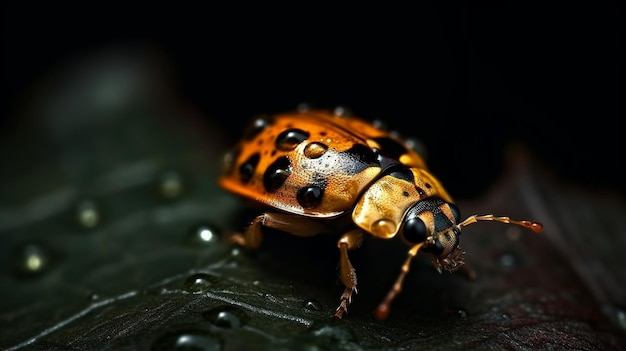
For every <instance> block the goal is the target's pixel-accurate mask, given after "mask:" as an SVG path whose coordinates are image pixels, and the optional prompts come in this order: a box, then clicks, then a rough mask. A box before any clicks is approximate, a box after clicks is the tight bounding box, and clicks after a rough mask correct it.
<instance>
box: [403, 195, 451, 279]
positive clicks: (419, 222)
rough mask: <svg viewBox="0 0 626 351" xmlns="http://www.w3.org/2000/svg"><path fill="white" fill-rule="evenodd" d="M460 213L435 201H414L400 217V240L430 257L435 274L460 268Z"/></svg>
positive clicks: (441, 201) (441, 202) (444, 203)
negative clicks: (435, 270) (418, 246)
mask: <svg viewBox="0 0 626 351" xmlns="http://www.w3.org/2000/svg"><path fill="white" fill-rule="evenodd" d="M460 218H461V212H460V211H459V209H458V208H457V207H456V206H455V205H454V204H453V203H450V202H446V201H444V200H443V199H441V198H438V197H430V198H426V199H423V200H421V201H418V202H417V203H415V205H413V207H411V208H410V209H409V210H408V211H407V213H406V216H405V217H404V220H403V223H402V227H401V228H400V234H401V237H402V238H403V239H404V241H406V242H407V244H409V245H412V246H413V245H418V244H421V246H420V252H425V253H429V254H431V255H432V259H433V263H434V265H435V268H437V270H438V271H440V272H441V271H442V270H446V271H450V272H452V271H455V270H457V269H458V268H459V267H461V266H462V265H463V258H462V254H463V253H462V252H461V250H460V248H459V237H460V236H461V227H460V226H459V225H458V223H460Z"/></svg>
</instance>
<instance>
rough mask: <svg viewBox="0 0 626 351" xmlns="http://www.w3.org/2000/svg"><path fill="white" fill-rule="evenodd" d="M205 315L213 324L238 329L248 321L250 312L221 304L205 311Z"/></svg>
mask: <svg viewBox="0 0 626 351" xmlns="http://www.w3.org/2000/svg"><path fill="white" fill-rule="evenodd" d="M202 315H203V317H204V318H205V319H206V320H208V321H209V322H211V323H212V324H213V325H215V326H217V327H220V328H224V329H236V328H239V327H241V326H243V325H245V324H246V323H248V320H249V316H248V314H247V313H246V312H245V311H244V310H242V309H240V308H239V307H234V306H220V307H217V308H214V309H211V310H209V311H206V312H204V313H203V314H202Z"/></svg>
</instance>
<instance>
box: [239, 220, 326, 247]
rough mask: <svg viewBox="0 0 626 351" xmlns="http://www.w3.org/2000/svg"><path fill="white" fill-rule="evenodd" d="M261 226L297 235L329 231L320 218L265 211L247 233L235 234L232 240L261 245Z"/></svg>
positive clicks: (252, 245) (255, 245)
mask: <svg viewBox="0 0 626 351" xmlns="http://www.w3.org/2000/svg"><path fill="white" fill-rule="evenodd" d="M261 227H270V228H274V229H277V230H280V231H283V232H287V233H289V234H293V235H297V236H314V235H317V234H321V233H326V232H328V228H327V227H326V226H324V225H323V224H322V223H321V222H320V221H319V220H316V219H313V218H308V217H302V216H299V215H295V214H289V213H263V214H261V215H259V216H257V217H255V218H254V220H252V223H251V224H250V226H249V227H248V228H247V229H246V232H245V235H243V236H242V235H240V234H235V235H234V236H232V237H231V241H232V242H234V243H236V244H240V245H243V246H246V247H249V248H252V249H256V248H258V247H259V246H261V242H262V241H263V232H262V229H261Z"/></svg>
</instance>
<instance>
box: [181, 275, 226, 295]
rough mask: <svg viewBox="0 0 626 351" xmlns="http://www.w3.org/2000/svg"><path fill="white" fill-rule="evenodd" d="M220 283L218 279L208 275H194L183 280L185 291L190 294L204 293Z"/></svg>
mask: <svg viewBox="0 0 626 351" xmlns="http://www.w3.org/2000/svg"><path fill="white" fill-rule="evenodd" d="M219 281H220V278H219V277H217V276H215V275H212V274H208V273H195V274H192V275H190V276H189V277H188V278H187V279H185V282H184V284H183V285H184V286H185V290H187V291H190V292H196V291H204V290H207V289H208V288H210V287H211V286H214V285H215V284H217V283H218V282H219Z"/></svg>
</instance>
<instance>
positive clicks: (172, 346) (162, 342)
mask: <svg viewBox="0 0 626 351" xmlns="http://www.w3.org/2000/svg"><path fill="white" fill-rule="evenodd" d="M151 349H152V350H154V351H161V350H194V351H195V350H198V351H200V350H202V351H212V350H222V349H223V341H222V339H221V338H220V337H219V336H218V335H216V334H214V333H212V332H209V331H206V330H201V329H197V330H194V329H192V330H181V331H178V332H170V333H167V334H165V335H163V336H161V337H160V338H158V339H157V340H156V341H155V342H154V343H153V344H152V347H151Z"/></svg>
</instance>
